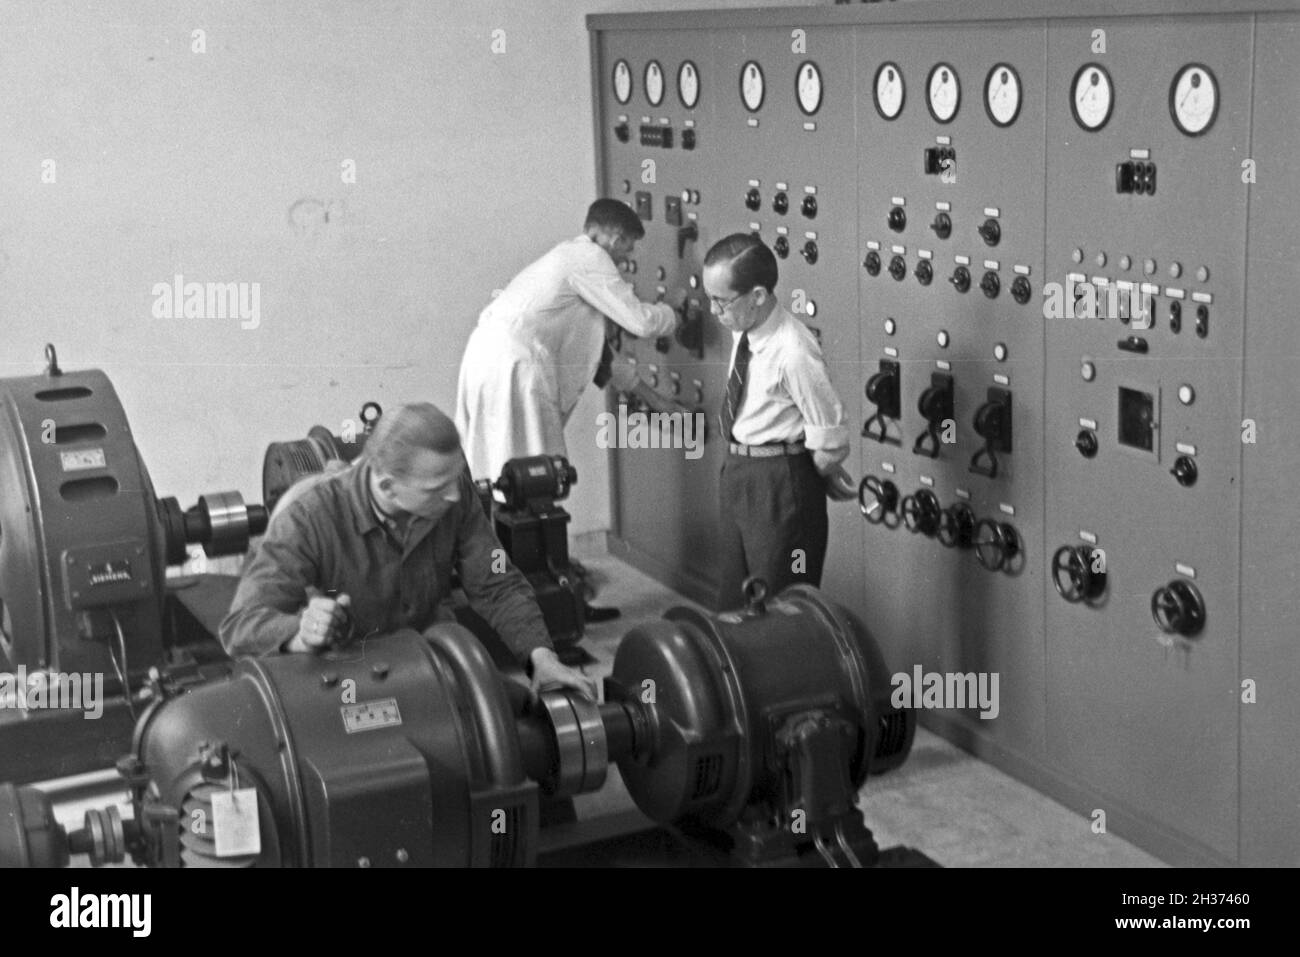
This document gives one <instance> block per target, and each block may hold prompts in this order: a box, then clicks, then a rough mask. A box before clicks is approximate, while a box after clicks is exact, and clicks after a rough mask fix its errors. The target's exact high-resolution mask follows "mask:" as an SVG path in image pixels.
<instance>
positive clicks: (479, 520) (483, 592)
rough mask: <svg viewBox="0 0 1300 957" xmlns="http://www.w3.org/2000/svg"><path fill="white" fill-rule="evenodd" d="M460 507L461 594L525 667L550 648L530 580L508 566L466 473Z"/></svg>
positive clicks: (503, 549) (508, 560) (458, 555)
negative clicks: (535, 654) (532, 657)
mask: <svg viewBox="0 0 1300 957" xmlns="http://www.w3.org/2000/svg"><path fill="white" fill-rule="evenodd" d="M460 505H461V521H460V526H459V528H458V530H457V541H456V548H457V563H458V565H459V569H460V583H461V587H462V588H464V590H465V597H466V598H468V599H469V603H470V607H472V608H473V609H474V610H475V611H476V612H478V613H479V614H480V615H481V616H483V618H485V619H487V622H488V624H490V625H491V626H492V628H493V629H494V630H495V631H496V633H497V634H498V635H500V636H501V640H502V641H504V642H505V643H506V647H508V648H509V649H510V651H511V652H512V653H513V654H514V656H515V658H516V659H517V660H518V661H519V663H520V664H521V665H523V666H524V667H525V668H527V666H528V658H529V655H531V654H532V653H533V651H534V650H536V649H538V648H550V647H552V645H551V636H550V634H549V633H548V632H547V630H546V619H544V618H543V617H542V610H541V608H539V607H538V605H537V599H536V598H534V597H533V589H532V586H530V585H529V584H528V579H526V578H524V576H523V573H522V572H520V571H519V569H517V568H515V566H514V565H513V564H511V562H510V559H509V557H508V556H507V555H506V551H505V548H504V547H503V546H502V545H501V542H500V540H498V539H497V537H496V533H495V532H493V531H492V525H491V523H490V522H488V519H487V516H486V515H484V514H483V509H482V507H481V506H480V504H479V499H478V496H477V495H476V494H475V493H474V487H473V484H472V483H471V482H470V480H469V478H468V474H467V475H466V477H465V478H464V479H463V480H462V484H461V502H460Z"/></svg>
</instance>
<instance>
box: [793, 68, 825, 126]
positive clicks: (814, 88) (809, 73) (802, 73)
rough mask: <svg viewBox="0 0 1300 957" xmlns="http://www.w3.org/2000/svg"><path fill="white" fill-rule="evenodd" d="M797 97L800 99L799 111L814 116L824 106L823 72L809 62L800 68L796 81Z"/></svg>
mask: <svg viewBox="0 0 1300 957" xmlns="http://www.w3.org/2000/svg"><path fill="white" fill-rule="evenodd" d="M794 90H795V95H796V96H797V97H798V98H799V109H801V110H803V111H804V112H805V113H806V114H808V115H809V116H812V115H813V114H814V113H816V112H817V111H818V110H819V109H821V105H822V71H821V70H819V69H818V68H817V64H816V63H813V62H812V61H811V60H809V61H808V62H806V63H802V64H800V66H799V72H798V73H796V74H795V79H794Z"/></svg>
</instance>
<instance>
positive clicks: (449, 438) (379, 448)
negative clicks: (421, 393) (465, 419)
mask: <svg viewBox="0 0 1300 957" xmlns="http://www.w3.org/2000/svg"><path fill="white" fill-rule="evenodd" d="M421 450H427V451H430V452H438V453H440V454H443V455H449V454H451V453H453V452H459V451H460V433H459V432H457V431H456V423H455V422H453V421H451V419H449V418H448V417H447V415H446V413H444V412H443V411H442V410H441V409H439V408H438V407H437V406H435V405H433V404H432V403H429V402H412V403H410V404H408V405H402V406H398V407H397V408H396V409H393V410H391V411H388V412H385V413H384V414H383V415H382V416H380V418H379V421H378V422H377V423H375V430H374V431H373V432H372V433H371V434H370V437H369V438H367V439H366V457H367V458H368V459H370V461H371V463H372V464H373V465H374V466H375V468H376V469H378V470H379V471H380V472H382V473H383V474H385V475H391V476H393V477H395V478H399V479H406V478H410V475H411V461H412V460H413V459H414V458H415V455H416V453H417V452H419V451H421Z"/></svg>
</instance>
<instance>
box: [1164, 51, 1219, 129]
mask: <svg viewBox="0 0 1300 957" xmlns="http://www.w3.org/2000/svg"><path fill="white" fill-rule="evenodd" d="M1169 112H1170V113H1172V114H1173V117H1174V125H1175V126H1177V127H1178V129H1179V130H1180V131H1181V132H1183V133H1186V134H1187V135H1188V136H1200V135H1201V134H1202V133H1204V132H1205V131H1206V130H1208V129H1209V128H1210V127H1211V126H1213V125H1214V118H1215V117H1216V116H1217V115H1218V113H1219V82H1218V80H1216V79H1215V78H1214V74H1213V73H1211V72H1210V70H1209V68H1208V67H1204V66H1201V65H1200V64H1199V63H1189V64H1188V65H1187V66H1185V67H1183V68H1182V69H1181V70H1179V71H1178V74H1177V75H1176V76H1175V77H1174V82H1173V84H1172V85H1171V86H1170V87H1169Z"/></svg>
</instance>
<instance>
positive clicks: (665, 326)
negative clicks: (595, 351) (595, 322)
mask: <svg viewBox="0 0 1300 957" xmlns="http://www.w3.org/2000/svg"><path fill="white" fill-rule="evenodd" d="M569 285H570V286H571V287H572V288H573V291H574V292H576V293H577V294H578V295H579V296H581V297H582V298H583V300H584V301H585V302H586V303H587V304H588V305H590V306H591V307H592V308H594V309H597V310H599V311H600V312H601V313H603V314H604V315H606V316H608V317H609V318H610V319H612V320H614V322H616V323H618V324H619V325H620V326H622V327H623V328H624V329H626V330H627V331H628V332H630V333H632V335H634V336H640V337H641V338H643V339H656V338H658V337H659V336H666V335H669V334H671V333H672V331H673V329H675V328H676V327H677V313H676V312H675V311H674V310H673V307H672V306H670V305H668V304H667V303H663V302H660V303H648V302H642V301H641V300H640V299H638V298H637V297H636V291H635V290H634V289H633V288H632V284H631V283H630V282H628V281H627V280H626V279H624V278H623V277H622V276H621V275H619V272H618V269H617V268H616V267H615V266H614V263H613V260H609V261H608V263H607V264H600V265H589V264H584V265H583V266H580V267H578V268H576V269H574V270H573V271H572V272H571V273H570V274H569Z"/></svg>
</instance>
